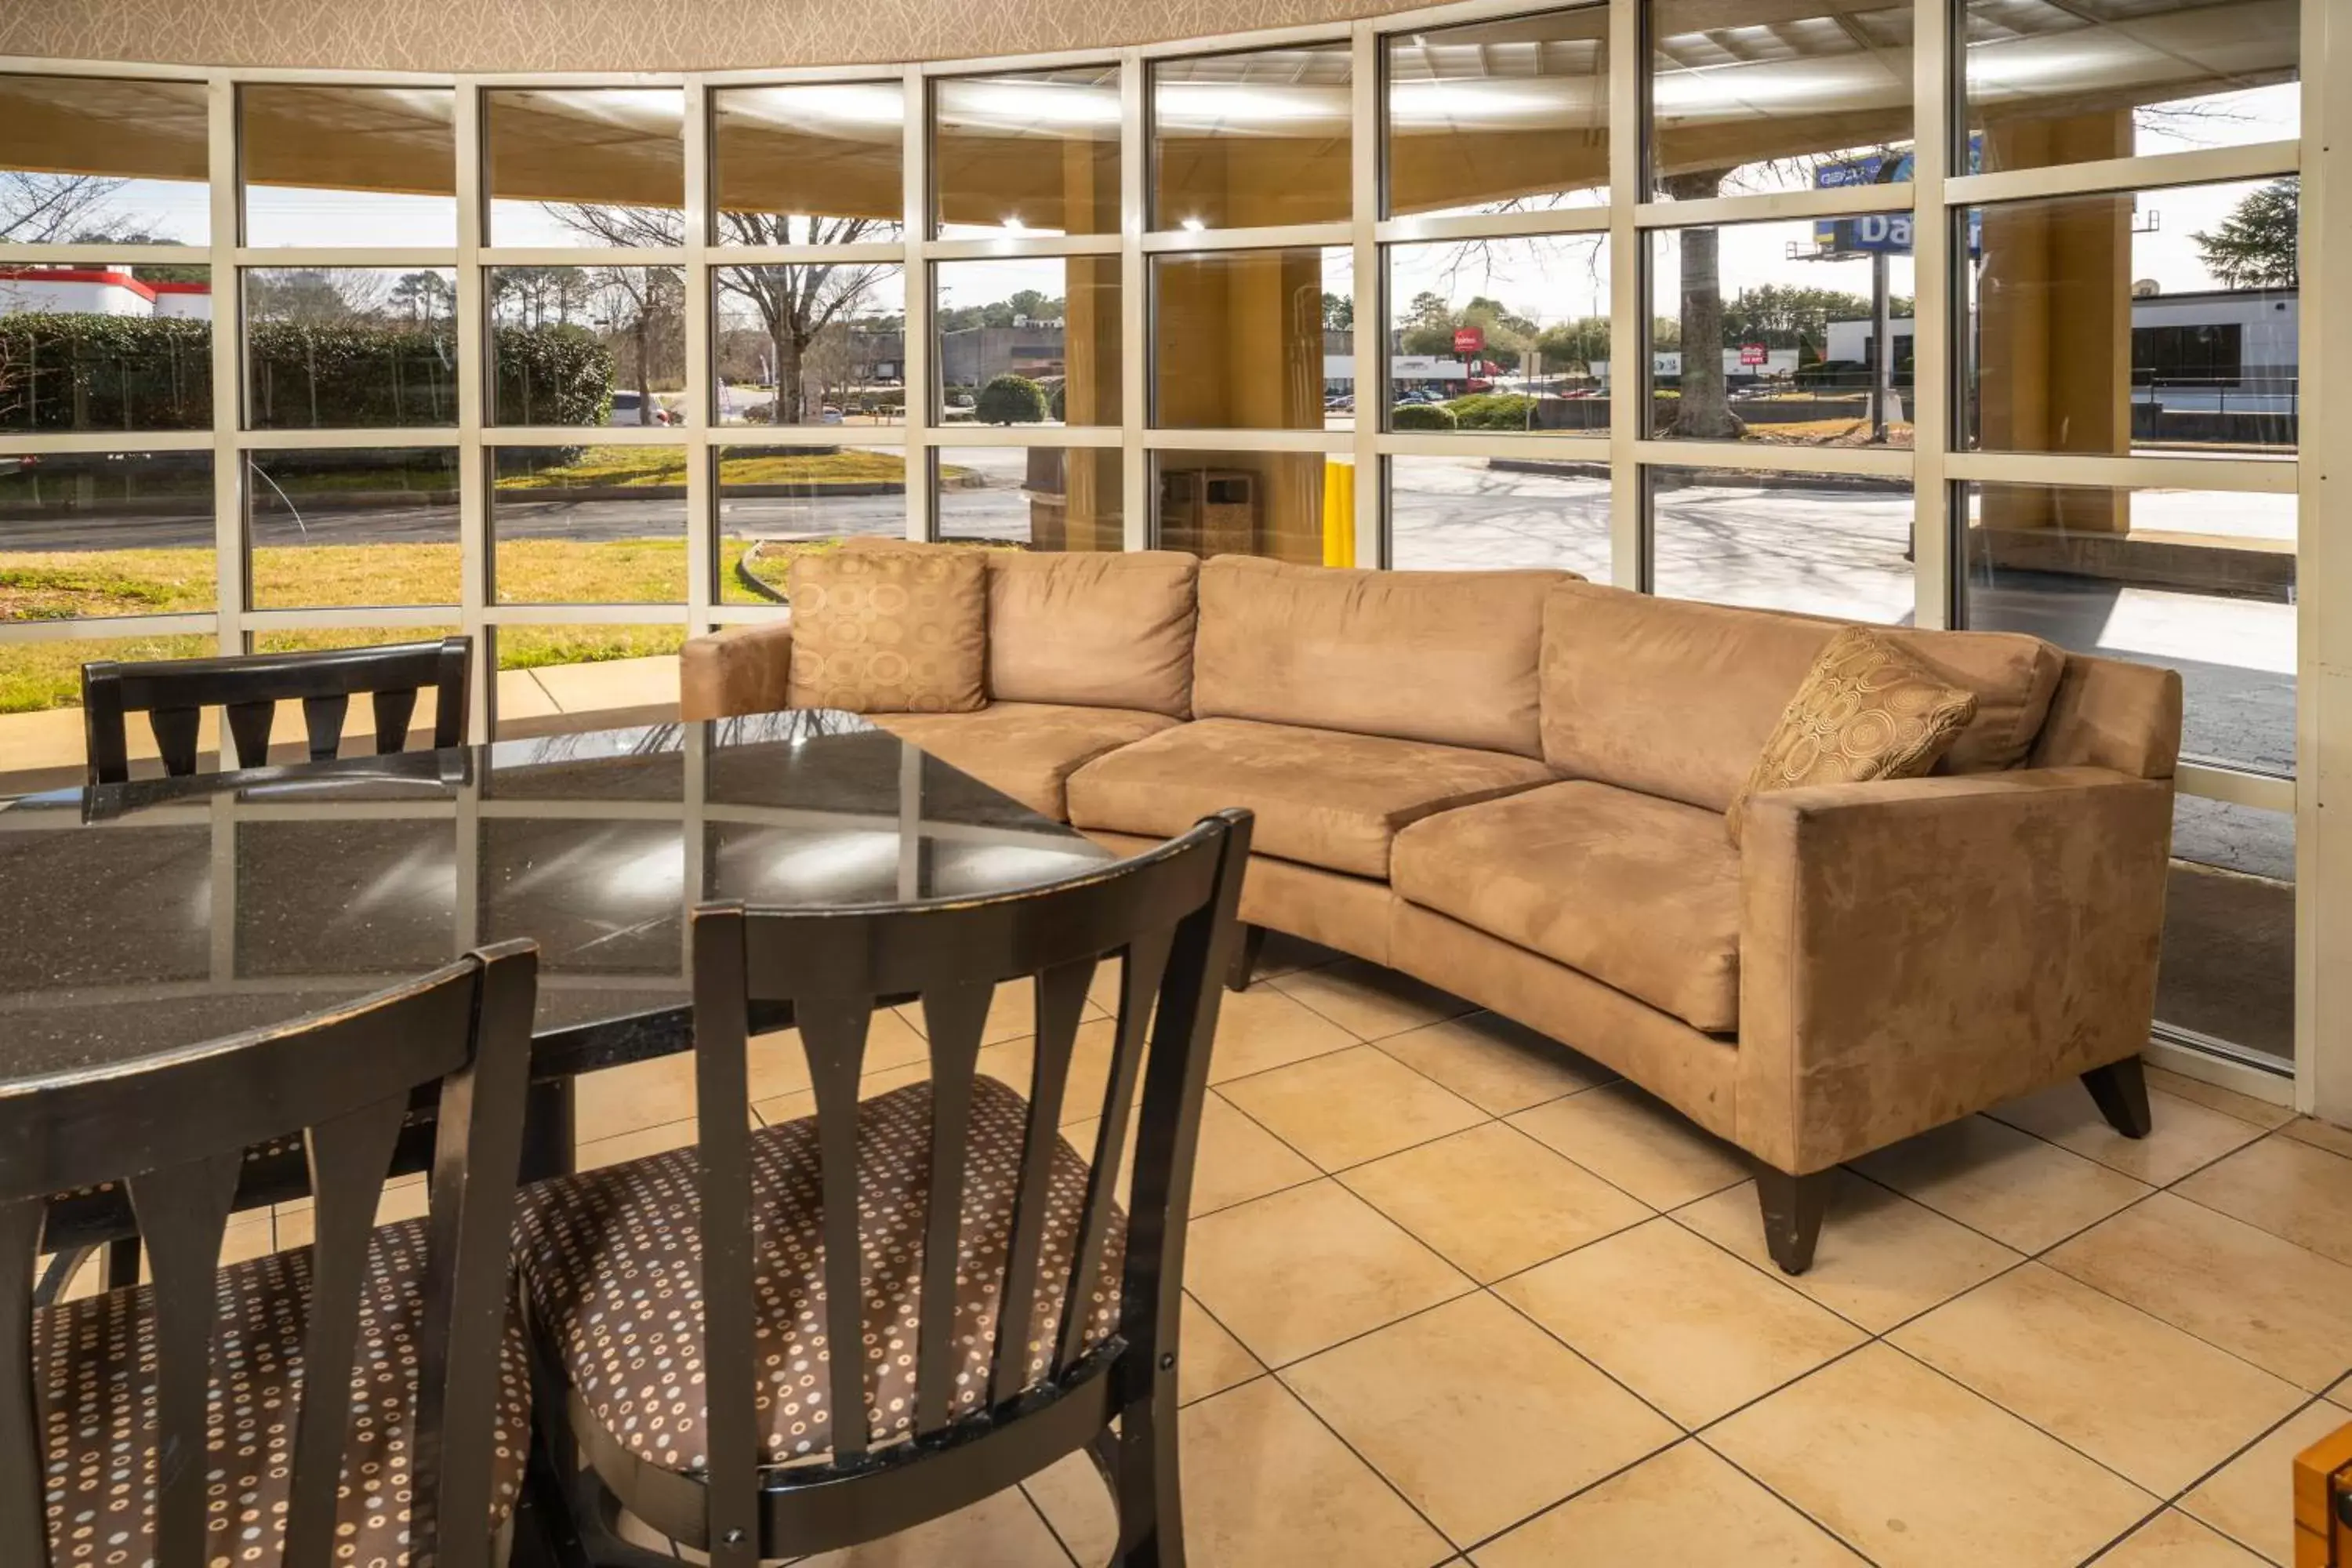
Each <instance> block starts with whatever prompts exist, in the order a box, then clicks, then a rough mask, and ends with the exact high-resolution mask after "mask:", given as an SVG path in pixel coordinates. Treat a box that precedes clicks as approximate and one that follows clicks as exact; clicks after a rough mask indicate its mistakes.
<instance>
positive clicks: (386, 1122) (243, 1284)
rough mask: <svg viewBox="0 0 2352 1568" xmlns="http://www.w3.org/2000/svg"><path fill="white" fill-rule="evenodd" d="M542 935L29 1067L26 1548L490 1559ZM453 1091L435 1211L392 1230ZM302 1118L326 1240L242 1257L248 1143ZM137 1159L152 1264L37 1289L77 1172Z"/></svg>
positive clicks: (521, 1398)
mask: <svg viewBox="0 0 2352 1568" xmlns="http://www.w3.org/2000/svg"><path fill="white" fill-rule="evenodd" d="M537 966H538V952H537V950H536V949H535V948H534V947H533V946H532V945H531V944H530V943H529V942H509V943H504V944H501V945H499V946H498V947H493V948H488V949H485V950H483V951H481V952H478V953H475V954H471V955H468V956H467V957H465V958H462V959H460V960H458V961H457V963H452V964H449V965H447V966H446V967H444V968H442V969H439V970H437V971H436V972H435V973H431V974H428V975H426V976H425V977H424V978H422V979H419V980H415V981H411V982H409V983H406V984H401V985H396V986H394V987H392V988H390V989H388V990H385V991H383V992H381V993H379V994H375V995H373V996H370V997H367V998H365V999H363V1000H361V1001H357V1002H352V1003H351V1004H348V1005H343V1006H340V1007H336V1008H333V1009H331V1010H329V1011H326V1012H323V1013H320V1014H316V1015H314V1016H310V1017H307V1018H303V1019H299V1020H298V1021H296V1022H293V1023H290V1024H286V1025H283V1026H276V1027H271V1028H266V1029H259V1030H255V1031H252V1032H249V1033H247V1034H243V1035H237V1036H232V1037H227V1038H226V1039H220V1040H215V1041H212V1042H210V1043H207V1044H204V1045H199V1046H195V1047H190V1048H187V1049H184V1050H180V1051H177V1052H173V1053H172V1054H170V1055H167V1056H163V1057H161V1058H155V1059H152V1060H147V1061H137V1062H129V1063H125V1064H122V1065H121V1066H117V1067H103V1068H90V1069H87V1070H83V1071H78V1072H71V1073H59V1074H57V1075H54V1076H52V1077H49V1078H47V1079H38V1080H35V1081H31V1082H28V1083H25V1084H20V1085H16V1086H13V1087H10V1088H6V1089H0V1563H7V1564H8V1565H9V1568H31V1565H34V1564H39V1563H51V1564H58V1565H63V1564H76V1565H79V1564H82V1563H90V1564H103V1563H146V1564H152V1565H153V1568H200V1565H203V1564H211V1563H237V1564H240V1565H243V1564H246V1563H256V1562H259V1563H272V1564H280V1565H282V1568H323V1565H325V1564H327V1563H351V1562H356V1563H385V1564H395V1563H408V1564H416V1565H418V1568H422V1565H423V1564H426V1563H433V1564H436V1565H437V1568H483V1565H485V1564H487V1563H490V1562H492V1561H493V1551H494V1542H496V1541H497V1540H498V1538H499V1535H500V1534H501V1532H502V1531H504V1528H505V1521H507V1520H508V1519H509V1517H510V1516H511V1513H512V1510H513V1507H514V1503H515V1500H516V1498H517V1497H518V1495H519V1491H520V1481H521V1476H522V1471H523V1467H524V1455H525V1453H526V1451H527V1447H528V1436H529V1425H530V1381H529V1369H528V1356H527V1353H526V1352H525V1350H524V1346H523V1340H522V1333H521V1330H520V1323H519V1322H518V1321H515V1320H514V1319H513V1317H512V1315H511V1314H510V1313H509V1310H508V1303H509V1300H510V1297H509V1289H508V1287H509V1270H508V1257H509V1253H508V1238H509V1228H510V1226H511V1222H512V1217H513V1210H514V1190H515V1183H516V1175H515V1173H516V1162H517V1159H518V1157H519V1154H520V1146H521V1141H522V1121H523V1096H524V1089H525V1088H526V1085H527V1082H528V1079H529V1073H530V1021H531V1010H532V1005H533V1002H534V999H535V995H536V991H537V985H536V973H537ZM435 1089H437V1091H438V1094H439V1101H440V1104H439V1121H438V1124H437V1142H436V1149H435V1153H434V1163H433V1169H432V1173H431V1175H430V1177H429V1185H428V1189H427V1190H428V1200H429V1204H430V1210H429V1213H428V1214H427V1215H425V1217H423V1218H419V1219H415V1220H410V1221H406V1222H404V1223H400V1224H395V1225H390V1226H383V1227H378V1226H376V1224H375V1214H376V1205H377V1203H378V1201H379V1199H380V1197H381V1195H382V1191H383V1184H384V1179H385V1173H386V1170H387V1167H388V1165H389V1163H390V1160H391V1156H392V1152H393V1145H394V1141H395V1140H396V1139H397V1138H398V1136H399V1134H400V1131H401V1128H402V1124H403V1123H404V1121H406V1120H407V1116H408V1111H409V1109H410V1106H411V1104H412V1102H413V1099H414V1097H415V1095H416V1094H417V1093H419V1092H420V1091H431V1090H435ZM289 1131H290V1132H299V1134H300V1135H301V1136H302V1137H303V1138H304V1140H305V1142H306V1146H307V1148H308V1152H309V1157H310V1168H311V1173H312V1187H313V1191H314V1194H315V1209H314V1213H313V1225H314V1233H315V1238H316V1239H315V1240H314V1241H313V1243H312V1244H311V1245H310V1246H309V1247H303V1248H299V1249H296V1250H293V1251H289V1252H281V1253H275V1254H271V1255H269V1256H268V1257H264V1258H257V1259H254V1260H251V1261H249V1262H244V1263H237V1264H234V1265H231V1266H230V1267H228V1268H220V1267H218V1258H219V1255H220V1247H221V1239H222V1234H223V1231H224V1228H225V1226H226V1222H227V1219H228V1215H229V1209H230V1205H231V1203H232V1201H233V1198H234V1195H235V1190H236V1181H237V1175H238V1171H239V1168H240V1167H241V1165H242V1164H243V1163H244V1158H245V1152H246V1151H247V1149H248V1148H249V1147H251V1146H252V1145H254V1144H256V1143H258V1142H264V1141H267V1140H269V1139H271V1138H274V1137H278V1136H283V1135H286V1134H288V1133H289ZM102 1179H113V1180H121V1181H123V1182H124V1183H125V1184H126V1185H127V1187H128V1190H129V1193H130V1197H131V1205H132V1206H133V1208H134V1209H135V1210H136V1212H137V1215H138V1220H139V1226H140V1229H141V1231H142V1234H143V1235H144V1237H145V1238H146V1241H147V1244H148V1249H149V1251H148V1256H149V1261H150V1265H151V1269H152V1276H153V1278H152V1283H151V1284H147V1285H139V1286H126V1287H124V1288H122V1289H114V1290H110V1291H106V1292H104V1293H102V1294H100V1295H97V1296H92V1297H87V1298H83V1299H81V1300H72V1301H67V1302H63V1303H60V1304H58V1305H56V1306H49V1307H40V1308H36V1307H34V1306H33V1304H32V1292H33V1267H34V1258H35V1251H36V1248H37V1246H38V1244H39V1242H40V1240H41V1232H42V1226H43V1221H44V1217H45V1215H46V1213H47V1198H48V1194H52V1193H56V1192H58V1191H61V1190H65V1189H69V1188H74V1187H79V1186H85V1185H88V1184H92V1183H95V1182H97V1181H100V1180H102Z"/></svg>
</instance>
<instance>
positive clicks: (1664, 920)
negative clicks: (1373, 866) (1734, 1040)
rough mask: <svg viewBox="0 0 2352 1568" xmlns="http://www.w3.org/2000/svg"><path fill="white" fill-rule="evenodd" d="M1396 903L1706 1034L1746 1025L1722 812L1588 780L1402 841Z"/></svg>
mask: <svg viewBox="0 0 2352 1568" xmlns="http://www.w3.org/2000/svg"><path fill="white" fill-rule="evenodd" d="M1395 861H1396V864H1395V870H1394V874H1393V876H1392V879H1391V880H1392V883H1393V885H1394V887H1395V889H1396V891H1397V894H1398V896H1399V897H1400V898H1402V899H1404V900H1407V901H1409V902H1412V903H1415V904H1419V905H1421V906H1422V907H1423V908H1424V909H1430V910H1436V911H1437V912H1438V913H1440V914H1444V915H1451V916H1452V917H1453V918H1454V919H1455V920H1457V921H1461V922H1462V923H1463V924H1465V925H1468V926H1475V927H1476V928H1477V929H1478V930H1480V931H1485V932H1486V933H1487V934H1488V935H1489V936H1497V937H1500V938H1502V939H1503V940H1504V941H1505V942H1511V943H1513V944H1515V945H1517V946H1519V947H1524V948H1527V949H1528V950H1529V951H1531V952H1539V953H1542V954H1543V955H1544V956H1545V957H1547V958H1551V959H1557V960H1558V961H1559V962H1560V963H1565V964H1567V965H1568V966H1569V967H1570V968H1571V969H1575V970H1578V971H1580V972H1581V973H1584V974H1586V975H1588V976H1590V977H1591V978H1592V979H1594V980H1598V981H1600V982H1601V984H1604V985H1611V986H1614V987H1615V988H1616V989H1618V990H1620V991H1622V992H1624V993H1626V994H1629V995H1632V996H1637V997H1639V998H1640V999H1641V1000H1643V1001H1644V1002H1647V1003H1648V1004H1650V1005H1652V1006H1653V1007H1657V1008H1660V1009H1662V1010H1664V1011H1665V1012H1668V1013H1672V1014H1674V1015H1675V1016H1676V1017H1678V1018H1680V1019H1682V1020H1683V1021H1684V1022H1685V1023H1686V1024H1688V1025H1690V1026H1691V1027H1693V1028H1695V1029H1703V1030H1706V1031H1707V1032H1708V1033H1710V1034H1727V1033H1731V1032H1734V1031H1736V1030H1738V1027H1739V851H1738V849H1736V848H1734V847H1732V844H1731V841H1730V839H1729V838H1728V837H1727V836H1726V835H1725V833H1724V829H1723V814H1722V813H1720V812H1716V811H1706V810H1702V809H1701V808H1699V807H1697V806H1693V805H1682V804H1681V803H1680V802H1678V801H1671V800H1660V799H1659V798H1657V797H1656V796H1654V795H1637V794H1635V793H1634V792H1633V791H1632V790H1627V789H1619V788H1617V787H1616V786H1614V785H1612V784H1594V783H1591V782H1590V781H1585V780H1579V781H1573V782H1570V783H1566V784H1551V785H1549V786H1548V787H1546V788H1543V789H1538V790H1529V791H1528V792H1527V793H1526V794H1524V795H1512V796H1511V797H1509V798H1508V799H1507V800H1495V801H1488V802H1486V804H1484V805H1474V806H1469V807H1467V808H1465V809H1464V810H1460V811H1449V812H1447V813H1445V814H1444V816H1434V817H1432V818H1430V819H1429V820H1428V821H1425V822H1419V823H1415V824H1414V825H1413V826H1411V827H1408V828H1406V829H1405V830H1404V831H1403V832H1402V833H1400V834H1399V835H1397V842H1396V857H1395Z"/></svg>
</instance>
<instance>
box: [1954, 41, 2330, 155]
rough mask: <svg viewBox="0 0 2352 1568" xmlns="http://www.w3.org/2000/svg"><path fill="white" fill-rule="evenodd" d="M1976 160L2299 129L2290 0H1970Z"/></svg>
mask: <svg viewBox="0 0 2352 1568" xmlns="http://www.w3.org/2000/svg"><path fill="white" fill-rule="evenodd" d="M1966 16H1967V20H1966V24H1965V26H1966V28H1967V37H1968V49H1967V54H1966V58H1965V65H1964V70H1965V75H1966V88H1965V92H1966V103H1965V105H1964V107H1963V112H1964V113H1965V114H1966V116H1967V122H1968V127H1969V150H1970V156H1971V161H1972V163H1973V166H1974V169H1975V170H1976V171H1979V172H1984V173H1990V172H1992V171H1994V170H2002V169H2041V168H2047V167H2050V166H2051V165H2053V164H2057V163H2084V162H2087V161H2090V160H2093V159H2099V158H2132V157H2147V156H2150V155H2152V154H2156V153H2181V152H2189V151H2192V150H2194V149H2197V148H2200V147H2229V146H2240V145H2243V144H2245V143H2247V142H2280V141H2292V140H2294V137H2295V136H2296V135H2297V134H2298V132H2300V131H2301V129H2302V113H2301V109H2302V104H2301V98H2302V95H2301V93H2300V92H2299V91H2298V90H2297V86H2296V84H2297V81H2298V79H2299V76H2298V72H2297V69H2296V64H2297V60H2298V58H2299V56H2300V48H2299V43H2300V37H2299V35H2300V33H2301V29H2302V16H2301V13H2300V7H2299V6H2298V5H2297V4H2296V0H2219V3H2217V0H2130V3H2129V4H2123V3H2119V0H2096V3H2095V4H2089V5H2082V4H2074V5H2052V4H2047V3H2046V0H2034V3H2031V4H2020V3H2019V0H1967V12H1966Z"/></svg>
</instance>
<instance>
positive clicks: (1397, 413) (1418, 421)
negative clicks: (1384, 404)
mask: <svg viewBox="0 0 2352 1568" xmlns="http://www.w3.org/2000/svg"><path fill="white" fill-rule="evenodd" d="M1458 427H1459V422H1458V421H1457V420H1456V419H1455V418H1454V410H1452V409H1451V408H1448V407H1446V406H1445V405H1444V404H1442V403H1400V404H1398V405H1396V406H1395V407H1394V408H1391V409H1390V410H1389V428H1390V429H1391V430H1453V429H1456V428H1458Z"/></svg>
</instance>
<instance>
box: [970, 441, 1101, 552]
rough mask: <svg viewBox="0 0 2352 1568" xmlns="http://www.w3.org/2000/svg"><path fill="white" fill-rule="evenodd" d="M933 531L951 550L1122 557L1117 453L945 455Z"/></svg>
mask: <svg viewBox="0 0 2352 1568" xmlns="http://www.w3.org/2000/svg"><path fill="white" fill-rule="evenodd" d="M938 464H939V467H938V475H939V479H938V488H937V489H935V490H934V491H933V500H932V502H931V507H932V516H933V517H934V519H935V520H936V521H935V525H934V531H935V534H936V536H937V537H938V538H940V539H942V540H946V541H948V542H950V543H959V544H961V543H976V544H1024V545H1027V546H1028V547H1029V548H1030V549H1032V550H1123V549H1125V548H1126V547H1127V536H1126V527H1127V512H1126V508H1125V507H1124V506H1123V505H1122V504H1121V500H1120V495H1119V471H1120V470H1119V454H1118V448H1117V447H942V448H940V453H939V458H938Z"/></svg>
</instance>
